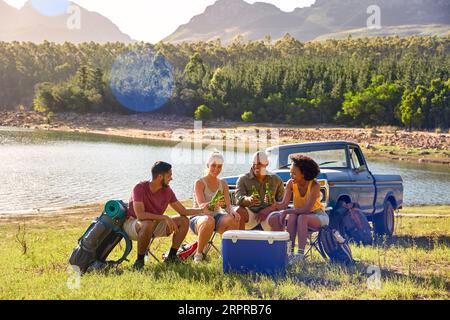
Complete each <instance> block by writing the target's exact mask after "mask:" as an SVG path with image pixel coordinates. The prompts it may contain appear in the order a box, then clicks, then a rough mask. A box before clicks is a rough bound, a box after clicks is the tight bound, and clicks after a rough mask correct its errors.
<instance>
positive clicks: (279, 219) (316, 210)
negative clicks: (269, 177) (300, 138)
mask: <svg viewBox="0 0 450 320" xmlns="http://www.w3.org/2000/svg"><path fill="white" fill-rule="evenodd" d="M291 161H292V166H291V180H289V182H288V184H287V186H286V192H285V195H284V198H283V201H282V202H280V203H277V209H278V210H283V211H280V212H278V213H276V214H272V216H271V217H270V219H269V224H270V226H271V228H272V230H273V231H283V230H284V226H285V225H286V222H285V220H286V218H287V231H288V232H289V234H290V235H291V242H292V252H291V253H292V254H293V253H294V247H295V239H296V237H297V236H298V253H297V254H296V255H292V256H291V260H290V263H297V262H299V261H302V260H303V256H304V252H305V247H306V240H307V237H308V229H313V230H318V229H320V228H321V227H324V226H327V225H328V224H329V222H330V219H329V217H328V214H327V213H326V212H325V210H324V206H323V204H322V203H321V202H320V185H319V183H318V182H317V181H316V178H317V176H318V175H319V174H320V168H319V165H318V164H317V163H316V162H315V161H314V160H313V159H311V158H309V157H306V156H302V155H293V156H291ZM292 198H293V202H294V208H293V209H288V210H284V209H287V208H288V206H289V203H290V201H291V199H292Z"/></svg>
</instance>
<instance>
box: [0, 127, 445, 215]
mask: <svg viewBox="0 0 450 320" xmlns="http://www.w3.org/2000/svg"><path fill="white" fill-rule="evenodd" d="M188 151H189V149H186V148H181V147H179V146H177V144H176V143H170V142H160V141H148V140H139V139H131V138H117V137H108V136H100V135H92V134H76V133H61V132H50V131H31V130H30V131H28V130H23V131H22V130H12V129H8V128H0V182H1V183H0V214H1V213H2V212H3V213H5V212H24V211H28V210H36V209H45V208H59V207H67V206H73V205H83V204H92V203H97V202H105V201H107V200H109V199H124V200H128V198H129V195H130V192H131V190H132V188H133V187H134V185H135V184H136V183H137V182H139V181H142V180H148V179H150V169H151V167H152V165H153V164H154V162H156V161H158V160H163V161H167V162H171V163H173V165H174V168H173V174H174V175H173V178H174V179H173V181H172V183H171V186H172V188H173V190H174V191H175V193H176V194H177V196H178V198H179V199H187V198H191V196H192V185H193V183H194V181H195V180H196V179H197V178H198V177H200V176H201V175H202V174H203V172H204V165H203V164H202V163H203V160H202V157H206V156H207V155H208V154H209V151H205V152H202V151H201V150H198V151H196V152H194V153H193V154H192V155H191V153H190V151H189V152H188ZM224 154H225V156H226V159H227V163H228V165H227V163H226V164H225V166H224V170H223V174H222V176H227V175H237V174H241V173H244V172H247V171H248V170H249V169H250V165H249V163H250V162H251V159H250V155H249V154H247V153H245V152H242V151H240V152H231V151H227V152H225V153H224ZM191 156H192V159H190V160H187V157H191ZM369 167H370V169H371V170H372V172H373V173H392V174H400V175H401V176H402V177H403V179H404V185H405V204H406V205H424V204H450V169H449V166H445V165H430V164H419V163H403V162H386V161H370V160H369Z"/></svg>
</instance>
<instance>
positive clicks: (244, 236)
mask: <svg viewBox="0 0 450 320" xmlns="http://www.w3.org/2000/svg"><path fill="white" fill-rule="evenodd" d="M222 239H228V240H265V241H267V240H272V241H287V240H289V239H290V236H289V233H288V232H271V231H242V230H233V231H227V232H225V233H224V234H223V236H222Z"/></svg>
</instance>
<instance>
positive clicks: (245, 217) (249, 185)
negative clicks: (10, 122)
mask: <svg viewBox="0 0 450 320" xmlns="http://www.w3.org/2000/svg"><path fill="white" fill-rule="evenodd" d="M290 160H291V162H292V165H291V169H290V172H291V179H290V180H289V181H288V183H287V185H286V187H285V186H284V183H283V181H282V180H281V178H280V177H279V176H278V175H276V174H273V173H271V172H269V171H268V170H267V168H268V165H269V160H268V156H267V154H266V153H265V152H263V151H260V152H257V153H256V154H255V155H254V156H253V163H252V167H251V169H250V172H248V173H247V174H244V175H242V176H240V177H239V179H238V181H237V185H236V190H235V193H234V197H235V204H236V206H233V205H232V201H231V195H230V189H229V186H228V184H227V182H226V181H225V180H223V179H220V174H221V173H222V170H223V166H224V162H225V161H224V156H223V155H222V154H221V153H220V152H213V153H212V154H211V156H210V157H209V159H208V160H207V162H206V168H205V174H204V176H203V177H202V178H200V179H198V180H197V181H196V182H195V184H194V186H193V198H194V205H193V208H186V207H185V206H184V205H183V204H182V203H181V202H179V201H178V199H177V197H176V195H175V193H174V192H173V190H172V189H171V188H170V183H171V181H172V179H173V177H172V166H171V165H170V164H169V163H166V162H157V163H155V165H154V166H153V168H152V180H151V181H144V182H140V183H139V184H137V185H136V186H135V187H134V189H133V191H132V193H131V198H130V201H129V209H128V213H127V219H126V221H125V223H124V230H125V232H126V233H127V234H128V236H129V237H130V239H131V240H133V241H137V243H138V256H137V260H136V262H135V263H134V266H133V268H134V269H136V270H140V269H142V268H143V267H144V265H145V262H144V261H145V260H144V258H145V254H146V252H147V249H148V246H149V244H150V241H151V239H152V238H158V237H169V236H171V235H172V245H171V248H170V251H169V253H168V255H167V257H166V259H165V262H167V263H173V262H178V261H179V260H178V257H177V252H178V249H179V248H180V246H181V245H182V243H183V241H184V240H185V238H186V235H187V233H188V232H189V229H191V231H192V232H193V233H194V234H195V235H197V236H198V247H197V251H196V253H195V255H194V261H195V262H196V263H201V262H202V261H204V259H205V248H206V247H207V244H208V242H209V241H210V239H211V238H212V236H213V234H214V232H217V233H219V234H223V233H224V232H226V231H229V230H253V229H255V228H256V227H258V226H260V228H262V229H263V230H264V231H286V230H287V231H288V232H289V234H290V241H291V242H292V246H291V248H292V252H291V255H290V263H297V262H299V261H301V260H303V255H304V250H305V247H306V241H307V237H308V230H309V229H313V230H317V229H319V228H321V227H323V226H326V225H328V224H329V217H328V215H327V213H326V212H325V210H324V207H323V204H322V203H321V193H320V185H319V184H318V182H317V181H316V178H317V176H318V175H319V173H320V168H319V166H318V164H317V163H316V162H315V161H314V160H313V159H311V158H309V157H306V156H302V155H293V156H291V158H290ZM218 194H220V195H223V196H221V197H220V198H219V199H218V198H217V195H218ZM291 201H292V202H293V207H292V208H290V203H291ZM169 206H170V207H171V208H172V209H174V210H175V211H176V212H177V213H178V215H175V216H168V215H165V212H166V210H167V208H168V207H169ZM297 238H298V251H297V253H295V254H294V251H295V250H294V248H295V241H296V239H297Z"/></svg>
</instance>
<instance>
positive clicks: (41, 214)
mask: <svg viewBox="0 0 450 320" xmlns="http://www.w3.org/2000/svg"><path fill="white" fill-rule="evenodd" d="M181 202H182V203H183V205H185V206H186V207H191V206H192V200H183V201H181ZM103 207H104V204H103V203H93V204H88V205H80V206H70V207H66V208H55V209H44V210H34V211H33V212H32V213H30V212H29V211H24V213H20V212H14V213H5V214H0V225H5V224H9V223H33V224H45V223H46V222H48V221H53V220H61V221H65V222H69V221H72V220H92V219H94V218H96V217H97V216H99V215H100V213H101V212H102V210H103ZM421 208H423V211H424V212H423V213H417V210H419V209H421ZM430 208H431V209H430ZM437 208H439V212H436V213H434V214H429V213H427V212H429V211H430V210H434V211H437V210H436V209H437ZM447 209H448V210H447ZM441 211H443V212H441ZM397 216H398V217H408V218H450V206H448V205H441V206H440V205H429V206H427V205H425V206H412V207H406V208H404V209H402V210H401V211H400V213H398V214H397Z"/></svg>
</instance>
